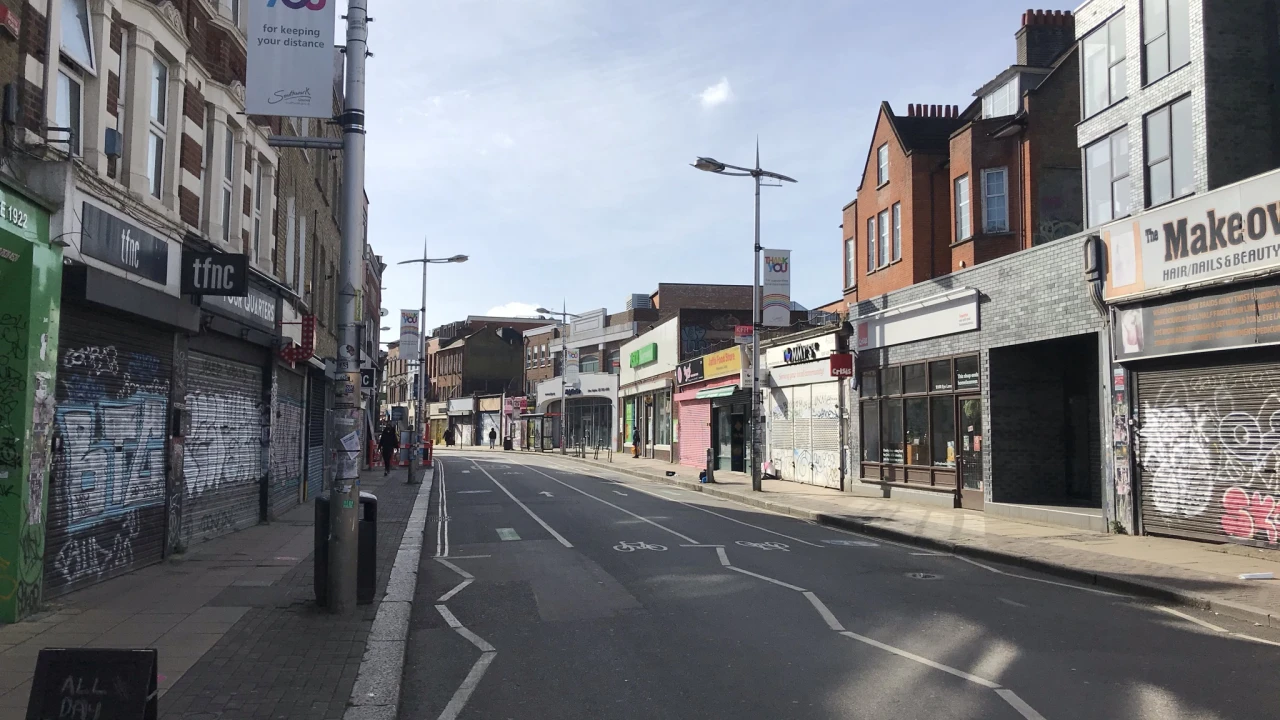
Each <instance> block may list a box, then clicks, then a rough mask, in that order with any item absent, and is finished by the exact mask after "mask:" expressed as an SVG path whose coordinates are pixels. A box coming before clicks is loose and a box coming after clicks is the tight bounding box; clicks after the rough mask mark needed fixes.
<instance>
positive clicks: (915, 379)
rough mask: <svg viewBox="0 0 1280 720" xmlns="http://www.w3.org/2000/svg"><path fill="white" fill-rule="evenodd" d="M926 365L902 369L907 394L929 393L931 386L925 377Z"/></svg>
mask: <svg viewBox="0 0 1280 720" xmlns="http://www.w3.org/2000/svg"><path fill="white" fill-rule="evenodd" d="M924 367H925V366H924V363H916V364H915V365H908V366H906V367H904V368H902V385H903V390H905V391H906V393H907V394H911V393H922V392H927V391H928V389H929V384H928V383H927V382H926V381H925V377H924Z"/></svg>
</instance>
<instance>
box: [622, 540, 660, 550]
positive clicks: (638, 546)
mask: <svg viewBox="0 0 1280 720" xmlns="http://www.w3.org/2000/svg"><path fill="white" fill-rule="evenodd" d="M613 549H614V550H617V551H618V552H625V553H629V552H635V551H636V550H654V551H657V552H666V551H667V546H666V545H650V544H649V543H647V542H644V541H643V540H641V541H640V542H627V541H625V540H623V541H622V542H620V543H618V544H617V545H614V546H613Z"/></svg>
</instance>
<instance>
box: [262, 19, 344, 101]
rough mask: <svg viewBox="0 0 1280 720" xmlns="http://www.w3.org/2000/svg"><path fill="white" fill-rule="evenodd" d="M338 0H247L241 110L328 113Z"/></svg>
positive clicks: (331, 86)
mask: <svg viewBox="0 0 1280 720" xmlns="http://www.w3.org/2000/svg"><path fill="white" fill-rule="evenodd" d="M337 4H338V0H250V2H249V57H248V72H247V73H246V75H247V82H246V87H245V103H244V104H245V112H247V113H248V114H250V115H288V116H293V117H313V118H330V117H333V81H334V72H335V68H334V53H335V52H337V51H336V50H335V49H334V47H333V33H334V16H335V8H336V7H337Z"/></svg>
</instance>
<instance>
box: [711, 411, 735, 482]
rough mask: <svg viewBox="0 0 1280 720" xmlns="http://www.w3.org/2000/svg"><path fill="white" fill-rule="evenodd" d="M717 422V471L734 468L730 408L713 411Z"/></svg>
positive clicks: (731, 414)
mask: <svg viewBox="0 0 1280 720" xmlns="http://www.w3.org/2000/svg"><path fill="white" fill-rule="evenodd" d="M711 413H712V416H713V418H714V420H715V438H714V439H715V443H716V470H730V469H732V468H733V413H732V412H731V411H730V410H729V408H727V407H725V408H715V409H714V410H712V411H711Z"/></svg>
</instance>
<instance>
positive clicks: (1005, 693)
mask: <svg viewBox="0 0 1280 720" xmlns="http://www.w3.org/2000/svg"><path fill="white" fill-rule="evenodd" d="M996 694H997V695H999V696H1000V697H1001V698H1003V699H1004V701H1005V702H1007V703H1009V705H1010V706H1011V707H1013V709H1014V710H1017V711H1018V712H1019V713H1020V714H1021V715H1022V717H1024V718H1026V719H1027V720H1044V716H1043V715H1041V714H1040V713H1038V712H1036V711H1035V708H1033V707H1031V706H1030V705H1028V704H1027V703H1026V702H1025V701H1024V700H1023V699H1022V698H1020V697H1018V694H1017V693H1015V692H1014V691H1012V690H1010V689H1009V688H996Z"/></svg>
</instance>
